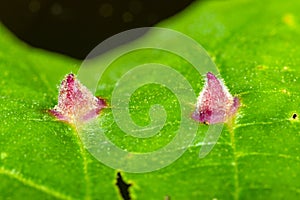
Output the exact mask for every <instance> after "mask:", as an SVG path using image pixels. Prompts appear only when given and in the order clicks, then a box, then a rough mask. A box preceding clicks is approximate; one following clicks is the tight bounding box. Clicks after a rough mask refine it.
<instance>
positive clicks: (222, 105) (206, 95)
mask: <svg viewBox="0 0 300 200" xmlns="http://www.w3.org/2000/svg"><path fill="white" fill-rule="evenodd" d="M238 108H239V99H238V98H237V97H233V96H232V95H231V94H230V93H229V91H228V89H227V87H226V86H225V85H224V83H223V82H222V81H221V80H219V79H218V78H217V77H216V76H215V75H214V74H212V73H211V72H208V73H207V74H206V82H205V86H204V88H203V90H202V91H201V92H200V95H199V97H198V101H197V106H196V111H195V112H194V113H193V118H194V119H195V120H197V121H199V122H201V123H205V124H217V123H224V122H227V121H228V120H229V119H230V118H232V117H233V116H234V115H235V114H236V112H237V110H238Z"/></svg>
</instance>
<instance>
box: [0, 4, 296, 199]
mask: <svg viewBox="0 0 300 200" xmlns="http://www.w3.org/2000/svg"><path fill="white" fill-rule="evenodd" d="M299 7H300V2H298V1H296V0H293V1H289V2H281V1H272V2H263V1H262V2H260V1H224V2H223V1H205V2H196V3H194V4H192V5H191V6H190V7H189V8H188V9H186V10H185V11H183V12H182V13H180V14H178V15H177V16H175V17H173V18H171V19H169V20H167V21H165V22H163V23H161V24H159V25H158V26H160V27H167V28H171V29H175V30H178V31H180V32H182V33H185V34H186V35H188V36H190V37H192V38H193V39H195V40H196V41H198V42H199V43H200V44H201V45H202V46H203V47H204V48H205V49H206V50H207V51H208V52H209V54H210V56H211V57H212V58H213V59H214V61H215V63H216V65H217V67H218V69H219V71H220V74H221V76H222V78H223V79H224V81H225V83H226V85H227V87H228V88H229V89H230V91H231V93H232V94H235V95H237V96H238V97H239V98H240V100H241V102H242V105H241V108H240V109H239V113H238V115H237V118H236V119H235V122H234V123H233V124H231V125H227V126H225V127H224V129H223V131H222V134H221V136H220V138H219V140H218V142H217V144H216V145H215V146H214V148H213V150H212V151H211V152H210V154H208V156H206V157H205V158H203V159H199V157H198V154H199V150H200V146H201V145H202V143H201V142H202V141H203V137H204V134H205V132H206V130H207V128H208V127H207V126H205V125H199V129H198V133H197V137H196V139H195V141H194V143H193V144H192V145H191V146H190V147H189V148H188V150H187V151H186V152H185V153H184V154H183V156H181V157H180V158H179V159H178V160H177V161H176V162H174V163H172V164H171V165H169V166H168V167H166V168H163V169H160V170H158V171H154V172H149V173H143V174H134V173H121V174H122V176H123V179H124V180H125V181H126V182H128V183H131V184H132V186H131V187H130V188H129V192H130V195H131V197H132V198H133V199H164V198H168V197H170V198H171V199H175V200H176V199H299V197H300V157H299V154H300V148H299V141H300V131H299V130H300V129H299V127H300V126H299V125H300V124H299V117H298V118H296V119H293V117H292V116H293V114H294V113H297V115H298V116H299V114H300V103H299V102H300V101H299V100H300V97H299V94H300V92H299V88H300V80H299V77H300V53H299V52H300V46H299V45H298V44H300V37H299V34H300V26H299V25H300V24H299V23H300V14H299V11H298V10H299V9H298V8H299ZM0 35H1V37H0V69H1V75H0V77H1V87H0V94H1V97H0V102H1V103H0V105H1V112H0V119H1V124H0V130H1V132H0V191H1V193H0V197H1V198H3V199H23V198H24V197H27V198H30V199H118V198H119V199H121V195H120V193H119V191H118V188H117V186H116V185H115V183H116V177H117V172H118V171H117V170H115V169H111V168H109V167H107V166H105V165H104V164H102V163H100V162H99V161H97V160H96V159H95V158H94V157H93V156H92V155H91V154H90V153H89V152H88V151H86V150H85V149H84V147H83V144H82V142H81V140H80V139H79V137H78V134H77V132H76V130H75V129H74V127H72V126H70V125H68V124H64V123H62V122H58V121H56V120H55V119H54V118H53V117H52V116H50V115H49V114H48V113H47V109H50V108H52V107H53V106H54V105H55V104H56V102H57V95H58V94H57V93H58V91H57V85H58V84H59V81H60V80H61V79H62V78H63V77H64V75H65V74H66V73H69V72H71V71H73V72H76V71H77V69H78V67H79V65H80V63H79V62H78V61H75V60H72V59H69V58H66V57H64V56H60V55H55V54H52V53H49V52H45V51H41V50H36V49H33V48H31V47H27V46H25V45H24V44H21V43H20V42H19V41H17V40H16V39H14V38H13V37H12V36H10V33H8V32H7V31H6V30H5V29H4V28H3V27H0ZM150 62H157V63H161V64H165V65H168V66H172V67H173V68H174V69H176V70H177V71H179V72H180V73H181V74H182V75H184V76H185V77H186V79H187V80H188V81H189V83H190V84H191V85H192V87H193V88H194V90H195V91H196V93H198V92H199V91H200V90H201V88H202V86H203V80H202V78H201V77H199V75H198V74H197V72H196V71H195V70H194V69H193V66H191V64H189V63H188V62H187V61H185V60H183V59H182V58H180V57H178V56H175V55H173V54H168V53H166V52H163V51H160V50H144V51H141V52H139V51H137V52H132V53H129V54H127V55H125V56H122V57H121V58H119V59H118V60H116V61H115V62H114V63H113V64H112V65H111V67H110V68H109V70H108V71H107V72H106V76H105V78H104V80H101V81H102V82H100V85H99V87H98V90H97V94H99V95H100V96H102V97H104V98H106V99H108V102H110V99H111V93H112V91H113V88H114V85H115V83H116V82H117V80H118V79H119V78H120V77H121V76H122V75H123V74H124V73H125V72H126V71H128V69H130V68H132V66H135V65H136V64H141V63H150ZM120 66H122V67H121V68H120ZM191 102H193V103H196V99H195V100H191ZM153 104H161V105H163V106H164V108H165V110H166V112H167V116H168V117H167V120H166V124H165V126H164V127H163V129H162V130H161V131H160V133H159V134H157V135H155V136H154V137H151V138H150V139H137V138H134V137H131V136H126V133H123V132H122V131H121V130H120V128H119V127H118V126H117V124H116V123H115V121H114V118H113V116H112V113H111V109H106V110H105V111H104V112H103V113H102V114H101V116H100V117H99V118H100V121H101V123H102V128H103V130H105V133H106V135H107V137H108V138H109V139H110V140H111V141H112V142H114V143H115V144H116V145H118V146H120V147H122V148H123V149H127V150H128V151H134V152H151V151H153V150H156V149H159V148H161V147H163V146H164V145H166V144H167V143H168V142H170V140H172V138H173V137H174V135H175V133H176V130H177V129H178V126H179V120H180V109H179V106H180V105H179V103H178V100H177V99H176V96H174V94H172V92H171V91H170V90H168V89H167V88H165V87H162V86H159V85H155V84H149V85H145V86H143V87H141V88H139V89H138V90H136V92H135V93H134V95H133V96H132V97H131V101H130V107H129V109H130V112H131V116H132V120H133V121H134V122H136V123H137V124H138V125H141V126H145V125H147V124H148V123H149V122H150V117H149V114H148V111H149V108H150V107H151V105H153ZM111 106H113V105H111Z"/></svg>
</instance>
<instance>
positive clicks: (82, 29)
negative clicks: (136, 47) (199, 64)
mask: <svg viewBox="0 0 300 200" xmlns="http://www.w3.org/2000/svg"><path fill="white" fill-rule="evenodd" d="M193 1H194V0H85V1H84V0H1V1H0V20H1V22H2V23H3V24H4V25H6V27H7V28H8V29H10V31H12V32H13V33H14V34H15V35H16V36H17V37H19V38H20V39H22V40H23V41H25V42H27V43H28V44H30V45H32V46H35V47H39V48H43V49H47V50H50V51H55V52H59V53H63V54H66V55H69V56H71V57H74V58H79V59H83V58H85V56H87V54H88V53H89V52H90V51H91V50H92V49H93V48H94V47H95V46H96V45H98V44H99V43H100V42H101V41H103V40H105V39H106V38H108V37H110V36H112V35H114V34H116V33H119V32H121V31H124V30H128V29H131V28H137V27H144V26H153V25H155V24H156V23H158V22H159V21H161V20H163V19H165V18H168V17H170V16H172V15H175V14H176V13H178V12H180V11H181V10H183V9H184V8H185V7H187V6H188V5H189V4H190V3H191V2H193Z"/></svg>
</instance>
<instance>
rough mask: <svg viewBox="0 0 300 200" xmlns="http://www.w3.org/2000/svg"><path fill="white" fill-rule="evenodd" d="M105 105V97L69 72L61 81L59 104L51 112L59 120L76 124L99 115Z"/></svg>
mask: <svg viewBox="0 0 300 200" xmlns="http://www.w3.org/2000/svg"><path fill="white" fill-rule="evenodd" d="M105 107H106V102H105V101H104V99H101V98H98V97H95V96H94V95H93V94H92V93H91V92H90V91H89V90H88V89H87V88H86V87H85V86H84V85H82V84H81V83H80V82H79V81H78V80H77V79H76V77H75V75H74V74H68V75H66V77H65V78H64V80H63V81H62V82H61V85H60V88H59V96H58V104H57V105H56V106H55V107H54V108H53V109H51V110H50V111H49V112H50V113H51V114H53V115H54V116H55V117H56V118H57V119H58V120H61V121H66V122H68V123H71V124H75V123H81V122H84V121H87V120H89V119H92V118H95V117H97V116H98V114H99V113H100V111H101V110H102V109H103V108H105Z"/></svg>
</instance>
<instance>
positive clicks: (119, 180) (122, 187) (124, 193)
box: [116, 172, 131, 200]
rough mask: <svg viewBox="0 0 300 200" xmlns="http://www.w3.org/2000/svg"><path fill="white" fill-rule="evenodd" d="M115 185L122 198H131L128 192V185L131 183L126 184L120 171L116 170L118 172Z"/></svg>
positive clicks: (127, 199) (125, 199)
mask: <svg viewBox="0 0 300 200" xmlns="http://www.w3.org/2000/svg"><path fill="white" fill-rule="evenodd" d="M116 185H117V186H118V188H119V192H120V194H121V196H122V198H123V199H124V200H130V199H131V198H130V194H129V187H130V186H131V184H128V183H126V182H125V181H124V180H123V177H122V175H121V173H120V172H118V174H117V183H116Z"/></svg>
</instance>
